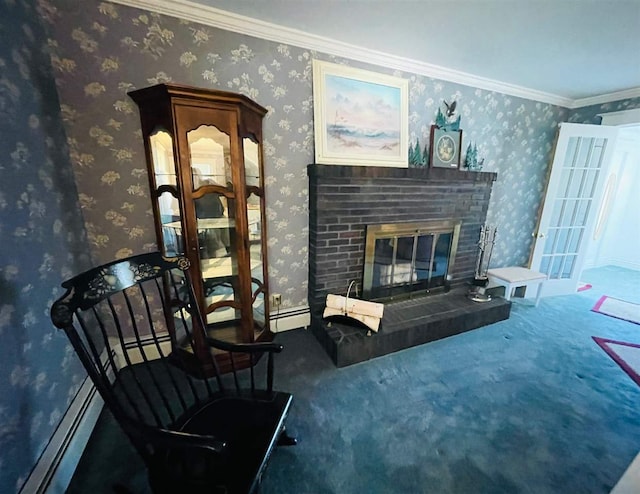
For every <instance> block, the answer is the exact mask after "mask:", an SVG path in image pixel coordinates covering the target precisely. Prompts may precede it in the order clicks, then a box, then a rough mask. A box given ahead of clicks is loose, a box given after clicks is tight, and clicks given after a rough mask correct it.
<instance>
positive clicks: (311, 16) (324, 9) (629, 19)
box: [116, 0, 640, 106]
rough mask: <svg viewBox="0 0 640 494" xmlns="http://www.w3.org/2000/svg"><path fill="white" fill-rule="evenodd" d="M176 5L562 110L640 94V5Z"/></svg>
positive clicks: (510, 1)
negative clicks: (529, 95)
mask: <svg viewBox="0 0 640 494" xmlns="http://www.w3.org/2000/svg"><path fill="white" fill-rule="evenodd" d="M116 1H118V0H116ZM120 1H122V0H120ZM125 1H126V0H125ZM134 3H135V2H134ZM176 3H177V4H183V5H184V4H186V5H191V6H192V7H193V6H194V5H195V4H200V5H205V6H207V7H213V9H209V10H208V11H209V12H214V13H216V12H217V11H216V9H222V10H224V11H227V12H229V13H235V14H240V16H242V17H238V16H227V17H229V19H230V21H231V20H233V22H232V24H233V23H236V24H237V22H238V21H239V22H240V23H241V24H242V25H244V26H251V25H252V24H253V25H254V26H255V28H256V30H257V33H253V32H251V31H252V29H251V28H249V30H248V31H245V32H246V33H247V34H254V35H259V34H260V32H263V31H264V32H268V35H266V36H264V37H266V38H267V39H273V40H277V38H278V33H281V34H282V38H283V39H282V41H286V42H289V43H290V44H292V43H291V41H292V40H294V41H295V40H300V45H301V46H305V44H306V47H309V46H310V47H317V46H318V44H320V45H325V46H331V43H335V44H336V45H340V46H341V47H342V48H343V49H341V50H340V51H339V52H337V53H334V54H340V53H344V48H345V47H346V48H349V49H353V48H354V47H358V48H363V50H362V52H365V53H368V54H369V56H368V58H367V59H375V60H378V61H379V63H380V64H381V65H385V63H384V60H385V59H384V55H385V54H388V55H391V56H392V57H391V58H392V60H393V61H395V63H389V64H388V65H387V66H389V67H398V65H399V64H398V63H397V62H398V61H401V62H405V61H406V62H408V63H415V64H417V66H419V67H421V68H422V69H424V70H421V71H420V73H425V74H426V75H430V72H432V73H433V75H434V76H438V75H440V76H441V78H444V79H447V80H454V81H457V82H464V81H465V80H467V79H468V80H469V81H472V80H473V79H474V78H475V79H477V80H478V81H481V82H482V81H483V80H486V82H487V84H473V85H477V86H478V87H487V86H489V87H490V86H491V85H492V84H493V83H497V84H502V85H505V86H507V87H509V86H513V88H514V89H515V91H511V92H512V93H518V90H520V89H522V90H525V91H529V90H530V91H533V92H539V93H541V94H542V96H543V97H541V98H540V99H541V100H542V101H545V100H546V101H554V98H555V99H558V100H559V101H562V100H566V102H568V103H569V104H568V105H567V106H582V105H581V104H580V103H584V104H587V103H589V104H591V103H598V102H603V101H606V97H602V96H605V95H610V94H612V93H617V94H615V96H624V97H635V96H640V0H395V1H393V0H191V1H188V0H183V1H180V0H179V1H178V2H173V5H176ZM192 10H193V9H192ZM193 14H194V15H192V16H191V18H192V19H197V18H198V15H197V13H196V11H195V10H193ZM217 14H220V12H217ZM222 14H224V13H222ZM247 17H248V18H250V19H246V18H247ZM234 25H235V24H234ZM305 38H308V43H307V41H305ZM345 44H347V45H352V46H347V45H345ZM354 52H356V53H357V52H358V50H357V49H356V50H354ZM372 53H373V55H371V54H372ZM400 65H402V64H400ZM447 74H449V75H451V77H448V76H447ZM467 76H469V77H467ZM597 97H600V98H597ZM611 99H615V98H610V100H611ZM618 99H619V98H618ZM596 100H597V101H596ZM572 103H573V104H572Z"/></svg>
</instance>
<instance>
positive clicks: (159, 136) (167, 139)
mask: <svg viewBox="0 0 640 494" xmlns="http://www.w3.org/2000/svg"><path fill="white" fill-rule="evenodd" d="M149 143H150V144H151V159H152V160H153V171H154V175H155V181H156V187H160V186H161V185H176V184H177V181H176V167H175V163H174V160H173V139H172V138H171V134H169V133H168V132H167V131H166V130H164V129H161V128H157V129H156V130H154V132H153V133H152V134H151V135H150V136H149Z"/></svg>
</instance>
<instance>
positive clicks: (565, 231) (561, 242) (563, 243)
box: [553, 228, 570, 253]
mask: <svg viewBox="0 0 640 494" xmlns="http://www.w3.org/2000/svg"><path fill="white" fill-rule="evenodd" d="M569 231H570V229H569V228H560V229H559V230H558V236H557V239H556V246H555V248H554V250H553V252H554V253H557V252H562V253H565V252H567V245H568V241H569Z"/></svg>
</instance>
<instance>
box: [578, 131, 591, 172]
mask: <svg viewBox="0 0 640 494" xmlns="http://www.w3.org/2000/svg"><path fill="white" fill-rule="evenodd" d="M579 139H580V144H579V145H578V157H577V159H576V165H575V166H577V167H580V168H586V167H587V166H589V161H590V159H591V150H592V148H593V137H582V138H579Z"/></svg>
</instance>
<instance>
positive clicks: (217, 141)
mask: <svg viewBox="0 0 640 494" xmlns="http://www.w3.org/2000/svg"><path fill="white" fill-rule="evenodd" d="M187 142H188V144H189V153H190V159H191V171H192V173H193V177H192V178H193V188H194V190H197V189H198V188H200V187H202V186H203V185H219V186H222V187H227V184H230V183H231V147H230V139H229V135H228V134H225V133H224V132H222V131H220V130H218V128H217V127H215V126H213V125H201V126H200V127H198V128H197V129H195V130H191V131H189V132H187Z"/></svg>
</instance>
